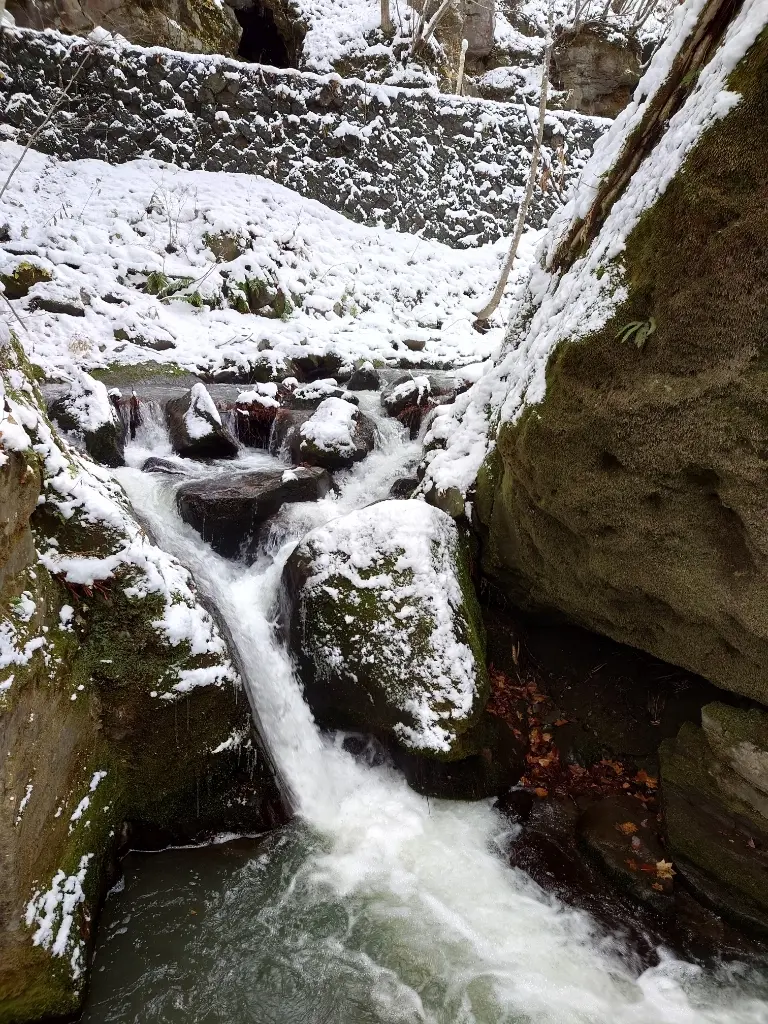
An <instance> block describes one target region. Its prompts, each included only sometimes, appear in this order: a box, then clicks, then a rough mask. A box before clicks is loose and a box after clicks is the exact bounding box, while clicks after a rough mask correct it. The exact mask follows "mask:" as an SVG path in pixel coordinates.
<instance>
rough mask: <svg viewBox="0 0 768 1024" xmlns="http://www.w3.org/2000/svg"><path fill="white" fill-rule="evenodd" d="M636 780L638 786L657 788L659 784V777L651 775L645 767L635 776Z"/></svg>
mask: <svg viewBox="0 0 768 1024" xmlns="http://www.w3.org/2000/svg"><path fill="white" fill-rule="evenodd" d="M634 781H635V782H636V783H637V784H638V786H647V787H648V789H656V788H657V787H658V785H659V780H658V779H657V778H654V776H653V775H649V774H648V772H647V771H645V769H644V768H641V769H640V771H639V772H638V773H637V775H636V776H635V779H634Z"/></svg>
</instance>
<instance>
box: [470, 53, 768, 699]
mask: <svg viewBox="0 0 768 1024" xmlns="http://www.w3.org/2000/svg"><path fill="white" fill-rule="evenodd" d="M766 68H768V35H767V34H766V33H763V35H762V36H761V38H760V40H759V42H758V43H757V44H756V45H755V46H754V47H753V48H752V50H751V51H750V53H749V54H748V56H747V57H746V58H745V60H743V61H742V62H741V64H740V65H739V67H738V69H737V71H736V72H735V73H734V75H733V76H732V80H731V86H732V87H735V88H738V89H739V90H740V91H741V93H742V99H741V101H740V103H739V104H738V105H736V106H735V107H734V108H733V109H732V110H731V111H730V112H729V113H728V115H727V116H726V117H724V118H721V119H720V120H718V121H715V122H714V123H713V124H712V125H711V127H709V128H708V129H707V131H706V132H705V133H704V134H703V135H702V137H701V139H700V140H699V141H698V143H697V144H696V146H695V147H694V148H693V149H692V151H691V152H690V154H689V155H688V157H687V159H686V161H685V164H684V165H683V167H682V169H681V170H680V171H679V172H678V173H677V174H676V175H675V176H674V178H673V180H672V181H671V182H670V183H669V185H668V187H667V188H666V190H665V192H664V193H663V195H661V196H660V197H659V199H658V200H657V202H656V203H655V205H654V206H653V207H652V208H650V209H648V210H646V211H645V213H644V214H643V215H642V217H641V218H640V221H639V223H638V224H637V225H636V227H635V228H634V230H633V231H632V232H631V233H630V235H629V237H628V238H627V242H626V249H625V252H624V253H623V258H622V261H621V263H620V264H619V263H616V262H612V263H611V264H609V265H608V266H606V268H605V269H606V271H609V272H610V274H611V285H612V286H615V287H619V286H622V287H623V288H625V289H626V298H625V299H624V300H623V301H621V302H620V303H619V304H618V305H617V307H616V308H615V310H614V313H613V315H612V316H611V317H610V319H609V320H608V321H607V322H606V324H605V326H604V327H603V328H602V329H601V330H599V331H596V332H594V333H591V334H584V335H583V336H582V337H581V338H578V339H577V340H575V341H564V342H562V343H561V344H560V345H558V346H557V348H556V349H555V351H554V352H553V353H552V355H551V357H550V359H549V361H548V365H547V373H546V393H545V397H544V400H543V401H542V402H541V403H539V404H537V405H530V406H528V407H527V408H525V409H524V411H523V412H522V414H521V416H520V417H519V419H518V420H517V421H516V422H515V423H514V424H513V423H506V424H504V425H503V426H502V428H501V430H500V432H499V437H498V449H497V450H498V457H499V459H500V471H499V472H494V478H495V483H493V484H492V485H491V484H490V483H489V482H485V481H483V480H479V481H478V490H479V493H480V498H481V500H480V501H478V506H477V507H478V512H479V514H480V516H481V519H482V520H483V524H484V527H485V528H486V529H487V534H488V536H487V543H486V544H485V547H484V567H485V569H486V571H488V572H489V573H490V574H491V575H493V576H495V577H496V579H497V580H498V581H499V582H501V583H502V584H503V585H504V586H505V588H506V590H507V592H508V594H509V596H510V597H512V598H513V599H514V600H518V601H522V602H523V603H525V604H526V605H527V606H529V607H530V606H532V607H535V608H538V609H546V610H552V609H555V610H557V611H559V612H560V613H563V614H565V615H567V616H569V617H570V618H571V619H573V620H575V621H576V622H577V623H579V624H580V625H583V626H586V627H587V628H590V629H593V630H597V631H599V632H603V633H606V634H607V635H609V636H611V637H613V638H614V639H617V640H619V641H621V642H624V643H628V644H630V645H632V646H635V647H639V648H642V649H644V650H647V651H650V652H651V653H653V654H655V655H657V656H659V657H661V658H663V659H665V660H667V661H671V662H673V663H675V664H678V665H682V666H683V667H686V668H690V669H692V670H694V671H696V672H698V673H700V674H702V675H705V676H706V677H707V678H709V679H711V680H712V681H713V682H715V683H717V684H718V685H721V686H724V687H726V688H728V689H731V690H734V691H736V692H738V693H741V694H744V695H746V696H749V697H751V698H753V699H756V700H759V701H763V702H766V701H768V688H767V687H766V678H765V671H764V665H765V663H766V660H767V659H768V642H766V640H765V637H766V636H768V611H767V610H766V608H765V605H764V602H763V600H762V596H761V595H762V594H763V593H764V589H765V585H766V583H768V579H766V577H765V575H764V571H763V568H762V559H761V556H760V555H759V552H760V551H762V550H764V549H765V546H766V544H768V534H766V531H765V527H764V518H763V513H762V511H761V509H762V507H763V496H762V492H763V485H762V483H761V481H762V480H764V479H765V474H766V472H768V462H766V458H765V454H764V453H765V451H766V450H768V397H767V396H768V356H767V353H768V334H767V333H766V320H765V309H766V308H768V284H767V282H768V262H767V259H768V257H767V255H766V253H767V251H766V248H765V245H764V242H763V240H764V239H765V237H767V236H768V182H767V179H766V176H765V169H764V166H763V164H764V161H763V157H762V151H763V148H764V147H763V141H764V140H765V138H766V125H767V124H768V75H766V74H765V71H766ZM651 317H652V318H653V319H654V321H655V323H656V325H657V326H656V331H655V333H654V334H653V335H652V336H651V338H650V340H649V341H648V344H647V345H646V346H645V347H644V348H643V349H642V351H639V350H638V349H637V348H636V347H635V346H634V345H633V344H625V345H622V344H620V342H619V341H618V340H617V338H616V334H617V332H618V331H619V330H620V329H621V328H622V327H625V326H626V325H627V324H629V323H630V322H632V321H649V322H650V318H651ZM520 324H521V325H522V328H523V329H524V328H525V326H526V321H525V317H524V316H522V317H521V319H520ZM513 336H517V327H516V328H515V332H514V335H513Z"/></svg>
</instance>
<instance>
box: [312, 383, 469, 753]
mask: <svg viewBox="0 0 768 1024" xmlns="http://www.w3.org/2000/svg"><path fill="white" fill-rule="evenodd" d="M331 401H332V400H331ZM457 548H458V531H457V529H456V526H455V524H454V523H453V521H452V520H451V519H450V517H449V516H447V515H446V514H445V513H444V512H441V511H439V510H438V509H436V508H432V507H431V506H429V505H426V504H424V503H423V502H419V501H382V502H378V503H377V504H375V505H371V506H369V507H368V508H364V509H361V510H359V511H357V512H352V513H350V514H349V515H346V516H342V517H340V518H338V519H335V520H332V521H331V522H330V523H328V524H327V525H325V526H322V527H318V528H317V529H315V530H312V531H311V532H310V533H309V534H307V536H306V537H305V538H304V540H303V541H302V543H301V545H300V546H299V551H301V552H306V553H307V554H308V555H309V556H310V558H311V565H310V572H311V575H310V576H309V578H308V580H307V582H306V584H305V592H306V593H307V594H311V593H312V592H313V591H317V590H323V591H325V592H326V593H327V594H329V595H330V596H331V597H332V598H335V596H336V595H337V594H338V581H339V580H340V579H341V580H344V581H346V582H347V583H348V584H349V585H350V587H351V588H352V589H353V593H354V590H373V591H375V593H376V597H377V604H378V603H380V605H381V606H382V607H384V608H388V609H390V611H392V613H393V615H392V619H387V618H385V617H383V618H381V619H380V620H379V621H377V623H376V628H375V630H366V629H361V631H360V634H359V636H358V638H357V657H356V662H357V663H359V664H365V663H366V661H370V660H373V659H375V660H376V662H377V663H379V664H383V665H388V666H391V668H392V676H393V678H395V679H397V678H407V679H408V686H407V687H405V688H404V689H403V690H398V689H397V688H396V687H393V690H392V692H391V694H390V700H391V701H392V702H393V703H394V704H395V705H396V706H397V707H399V708H400V710H401V711H402V713H403V716H404V717H403V720H402V721H401V722H400V723H398V725H397V726H396V730H395V731H396V734H397V735H398V737H399V739H400V740H401V742H403V743H404V744H405V745H406V746H409V747H412V748H413V749H418V750H431V751H435V752H437V751H443V752H445V751H447V750H449V749H450V742H451V732H450V731H449V730H448V729H446V727H445V723H446V722H447V721H449V720H450V721H452V722H454V723H457V722H460V721H461V720H462V719H465V718H466V717H468V716H469V715H470V714H471V712H472V710H473V708H474V704H475V699H476V696H477V691H476V665H475V660H474V656H473V654H472V651H471V650H470V648H469V647H468V646H467V644H465V643H464V642H463V641H461V640H460V639H459V636H458V632H457V622H456V615H457V612H458V610H459V609H460V607H461V605H462V600H463V598H462V593H461V588H460V586H459V583H458V580H457V577H456V563H455V558H456V552H457ZM391 563H394V565H393V568H392V569H391V570H387V569H386V568H385V566H386V565H388V564H391ZM396 612H399V613H400V614H399V617H396V615H395V613H396ZM411 618H415V619H416V622H415V623H414V626H410V619H411ZM425 621H426V622H428V623H430V624H431V627H432V628H431V630H430V631H429V634H428V637H427V639H426V641H424V638H423V635H421V636H420V633H419V628H420V627H423V624H424V622H425ZM415 643H418V644H419V654H418V657H416V656H415V652H414V646H413V645H414V644H415ZM314 656H315V658H316V660H319V661H320V662H322V663H323V664H325V665H326V666H327V665H328V664H331V665H335V666H336V667H341V654H340V652H339V651H337V650H336V649H335V648H334V646H333V638H330V637H329V638H328V641H327V644H326V646H325V647H324V648H323V649H322V650H321V652H320V653H319V655H318V654H317V652H315V654H314ZM318 668H319V669H320V670H322V665H321V664H318ZM353 669H354V666H353V665H352V666H348V670H350V671H351V670H353Z"/></svg>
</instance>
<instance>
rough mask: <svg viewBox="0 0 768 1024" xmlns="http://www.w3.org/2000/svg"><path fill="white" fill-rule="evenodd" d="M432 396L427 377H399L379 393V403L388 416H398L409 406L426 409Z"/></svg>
mask: <svg viewBox="0 0 768 1024" xmlns="http://www.w3.org/2000/svg"><path fill="white" fill-rule="evenodd" d="M431 396H432V385H431V384H430V382H429V378H428V377H425V376H423V375H422V376H419V377H410V376H407V377H400V378H398V379H397V380H395V381H393V382H392V383H391V384H389V385H388V386H387V387H386V388H384V390H383V391H382V393H381V404H382V405H383V406H384V408H385V409H386V410H387V412H388V413H389V415H390V416H400V415H401V413H403V412H405V411H406V410H407V409H410V408H418V409H426V408H427V407H428V405H429V401H430V398H431Z"/></svg>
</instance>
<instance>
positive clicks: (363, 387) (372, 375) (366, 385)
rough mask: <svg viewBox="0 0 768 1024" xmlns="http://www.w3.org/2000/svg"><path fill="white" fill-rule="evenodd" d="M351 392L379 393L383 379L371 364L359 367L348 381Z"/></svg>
mask: <svg viewBox="0 0 768 1024" xmlns="http://www.w3.org/2000/svg"><path fill="white" fill-rule="evenodd" d="M347 387H348V388H349V390H350V391H378V390H379V388H380V387H381V377H380V376H379V374H378V373H377V372H376V370H375V369H374V368H373V366H371V365H370V364H367V365H365V366H360V367H358V369H357V370H355V372H354V373H353V374H352V376H351V377H350V378H349V380H348V381H347Z"/></svg>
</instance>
